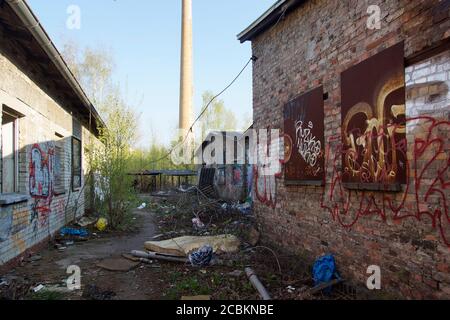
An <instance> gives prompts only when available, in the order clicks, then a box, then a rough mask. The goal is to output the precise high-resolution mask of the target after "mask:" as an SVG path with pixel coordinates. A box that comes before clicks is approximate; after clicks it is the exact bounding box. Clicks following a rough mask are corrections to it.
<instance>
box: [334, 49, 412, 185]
mask: <svg viewBox="0 0 450 320" xmlns="http://www.w3.org/2000/svg"><path fill="white" fill-rule="evenodd" d="M341 90H342V106H341V110H342V111H341V112H342V114H341V116H342V117H341V120H342V126H341V129H342V146H343V148H342V153H343V154H342V170H343V182H344V183H346V184H347V187H354V188H361V189H370V190H376V189H379V190H381V189H382V190H396V189H398V188H399V186H400V185H401V184H404V183H405V182H406V147H407V146H406V131H405V130H406V129H405V66H404V45H403V42H402V43H399V44H397V45H395V46H393V47H390V48H388V49H385V50H383V51H382V52H380V53H378V54H376V55H374V56H372V57H371V58H369V59H367V60H365V61H363V62H361V63H359V64H357V65H355V66H353V67H351V68H350V69H348V70H346V71H344V72H343V73H342V74H341ZM394 185H396V186H398V187H397V188H395V187H393V186H394Z"/></svg>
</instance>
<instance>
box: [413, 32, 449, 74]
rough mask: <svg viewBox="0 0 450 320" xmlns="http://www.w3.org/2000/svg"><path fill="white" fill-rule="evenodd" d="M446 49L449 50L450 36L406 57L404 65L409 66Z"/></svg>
mask: <svg viewBox="0 0 450 320" xmlns="http://www.w3.org/2000/svg"><path fill="white" fill-rule="evenodd" d="M447 50H450V37H448V38H445V39H443V40H441V41H439V42H438V43H437V44H435V45H433V46H429V47H427V48H425V49H423V50H420V51H419V52H417V53H415V54H413V55H411V56H409V57H406V59H405V66H406V67H410V66H412V65H414V64H417V63H419V62H421V61H424V60H427V59H429V58H432V57H434V56H437V55H438V54H441V53H442V52H444V51H447Z"/></svg>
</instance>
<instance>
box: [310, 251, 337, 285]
mask: <svg viewBox="0 0 450 320" xmlns="http://www.w3.org/2000/svg"><path fill="white" fill-rule="evenodd" d="M333 279H340V276H339V273H338V272H337V270H336V263H335V260H334V257H333V255H331V254H329V255H326V256H323V257H320V258H319V259H317V260H316V262H315V263H314V266H313V280H314V284H315V285H316V286H317V285H319V284H322V283H327V282H330V281H331V280H333ZM325 292H328V293H329V292H331V288H328V289H326V290H325Z"/></svg>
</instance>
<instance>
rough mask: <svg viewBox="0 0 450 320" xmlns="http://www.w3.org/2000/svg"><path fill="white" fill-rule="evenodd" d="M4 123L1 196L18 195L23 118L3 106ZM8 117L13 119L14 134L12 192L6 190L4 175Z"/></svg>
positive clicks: (0, 156) (1, 156)
mask: <svg viewBox="0 0 450 320" xmlns="http://www.w3.org/2000/svg"><path fill="white" fill-rule="evenodd" d="M1 112H2V121H1V126H2V135H1V137H2V147H1V150H2V151H1V155H0V159H1V168H2V169H1V180H0V182H1V183H0V194H4V193H17V192H18V189H19V118H20V117H21V115H20V114H19V113H17V112H15V111H14V110H13V109H10V108H8V107H7V106H5V105H3V106H2V110H1ZM5 115H6V116H8V117H10V118H13V120H12V121H10V122H12V126H13V128H12V129H13V133H12V148H13V150H14V154H13V156H14V160H13V161H14V172H13V178H12V179H13V182H12V185H13V187H12V189H11V190H5V185H6V181H5V179H6V178H5V175H4V173H3V170H4V167H3V164H4V159H3V158H4V157H3V130H4V128H3V126H4V125H6V123H5V124H4V123H3V121H4V117H5Z"/></svg>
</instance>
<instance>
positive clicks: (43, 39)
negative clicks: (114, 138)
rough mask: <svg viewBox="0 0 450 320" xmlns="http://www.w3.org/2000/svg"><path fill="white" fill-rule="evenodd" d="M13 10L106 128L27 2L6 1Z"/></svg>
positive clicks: (20, 0)
mask: <svg viewBox="0 0 450 320" xmlns="http://www.w3.org/2000/svg"><path fill="white" fill-rule="evenodd" d="M6 2H7V3H8V4H9V6H10V7H11V9H12V10H13V11H14V12H15V14H16V15H17V16H18V17H19V19H20V20H21V21H22V23H23V24H24V25H25V27H26V28H27V29H28V31H29V32H30V33H31V34H32V35H33V37H34V38H35V39H36V41H37V42H38V43H39V45H40V46H41V48H42V49H43V50H44V52H45V53H46V54H47V55H48V56H49V58H50V60H51V61H52V62H53V63H54V64H55V66H56V68H57V69H58V70H59V72H61V74H62V75H63V77H64V78H65V79H66V80H67V81H68V82H69V84H70V86H71V87H72V89H74V91H75V93H76V94H77V95H78V97H79V98H80V100H81V101H82V102H83V103H84V104H85V106H86V107H87V108H88V109H89V111H91V112H92V113H93V114H94V116H95V118H96V119H97V120H98V121H99V122H100V123H101V125H103V126H105V124H104V122H103V120H102V119H101V117H100V115H99V114H98V113H97V111H96V110H95V109H94V108H93V106H92V103H91V101H90V100H89V98H88V97H87V95H86V93H85V92H84V91H83V88H82V87H81V85H80V84H79V82H78V81H77V79H76V78H75V76H74V75H73V73H72V72H71V71H70V69H69V67H68V66H67V64H66V62H65V61H64V59H63V58H62V56H61V54H60V53H59V51H58V49H56V46H55V45H54V44H53V42H52V41H51V40H50V37H49V36H48V34H47V32H46V31H45V30H44V28H43V27H42V25H41V23H40V22H39V20H38V19H37V17H36V16H35V15H34V13H33V11H32V10H31V8H30V7H29V6H28V4H27V3H26V1H25V0H6Z"/></svg>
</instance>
